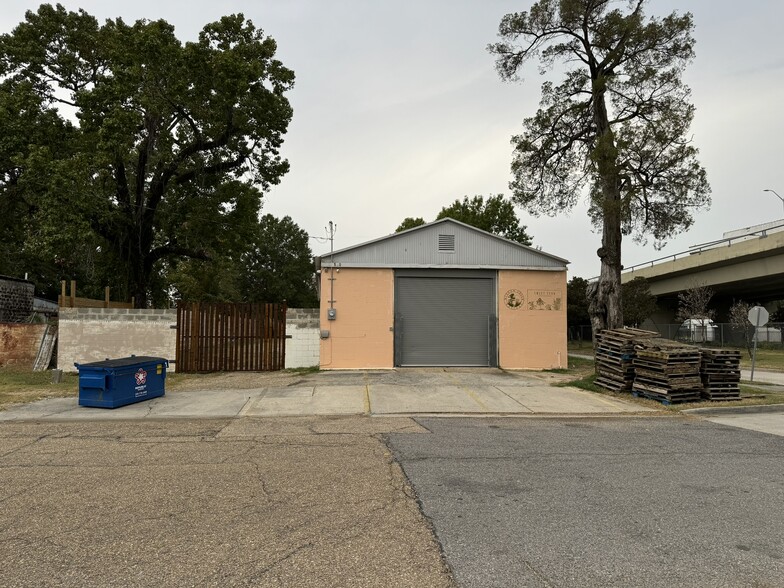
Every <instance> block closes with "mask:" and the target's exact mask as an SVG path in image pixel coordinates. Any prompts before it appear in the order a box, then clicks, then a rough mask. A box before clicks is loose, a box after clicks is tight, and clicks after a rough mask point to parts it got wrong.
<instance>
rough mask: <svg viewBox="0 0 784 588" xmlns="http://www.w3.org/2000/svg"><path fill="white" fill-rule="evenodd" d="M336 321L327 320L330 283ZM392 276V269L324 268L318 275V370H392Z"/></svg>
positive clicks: (393, 289)
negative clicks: (323, 335) (321, 336)
mask: <svg viewBox="0 0 784 588" xmlns="http://www.w3.org/2000/svg"><path fill="white" fill-rule="evenodd" d="M333 271H334V272H335V273H334V277H335V281H334V282H333V288H334V290H333V295H334V301H335V302H334V307H335V310H336V312H337V315H336V316H337V318H336V320H334V321H329V320H327V309H328V308H329V300H330V282H329V278H330V277H332V274H331V272H333ZM394 291H395V274H394V271H393V270H391V269H359V268H341V269H340V270H339V271H335V270H332V269H329V268H324V269H323V270H322V272H321V329H322V330H328V331H329V332H330V333H329V337H328V338H327V339H322V340H321V349H320V357H321V361H320V364H321V368H322V369H339V368H391V367H393V365H392V364H393V361H394V351H393V349H394V334H393V332H392V330H391V327H392V326H393V325H394V320H395V317H394V308H395V305H394Z"/></svg>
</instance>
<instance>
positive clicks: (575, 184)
mask: <svg viewBox="0 0 784 588" xmlns="http://www.w3.org/2000/svg"><path fill="white" fill-rule="evenodd" d="M645 4H646V2H645V0H628V1H624V2H618V1H613V0H539V1H538V2H536V3H534V4H533V6H532V7H531V8H530V10H529V11H527V12H518V13H512V14H507V15H506V16H504V17H503V19H502V20H501V24H500V26H499V36H500V37H501V41H500V42H498V43H495V44H492V45H490V46H489V50H490V51H491V52H492V53H494V54H495V55H496V56H497V61H496V65H497V69H498V72H499V74H500V76H501V77H502V78H503V79H505V80H515V79H517V78H518V75H519V74H520V72H521V69H522V68H523V66H524V64H526V63H527V62H530V61H538V62H539V64H540V73H542V74H543V75H550V74H549V72H552V71H553V70H558V71H561V70H563V71H564V74H563V78H562V80H561V82H560V83H555V82H553V81H551V80H550V79H548V80H547V81H545V82H544V83H543V84H542V90H541V91H542V94H541V102H540V107H539V109H538V111H537V112H536V114H534V115H533V116H531V117H529V118H526V119H525V120H524V121H523V132H522V133H521V134H519V135H517V136H515V137H513V139H512V143H513V145H514V149H515V151H514V157H513V161H512V174H513V180H512V182H511V183H510V188H511V190H512V199H513V200H514V201H515V202H517V203H519V204H521V205H522V206H524V207H525V208H526V209H527V210H529V211H530V212H532V213H534V214H540V213H544V214H550V215H557V214H560V213H561V212H563V211H565V210H570V209H571V208H573V207H574V206H575V204H577V202H578V201H579V200H580V199H581V197H582V196H583V194H585V193H586V192H585V191H584V189H586V188H587V194H588V198H589V203H590V215H591V217H592V219H593V221H594V224H595V225H596V226H597V227H599V228H600V230H601V234H602V246H601V248H600V249H599V250H598V251H597V254H598V256H599V258H600V261H601V273H600V277H599V280H598V282H597V283H596V284H595V287H593V288H592V292H591V320H592V324H593V327H594V330H599V329H601V328H617V327H620V326H622V325H623V313H622V304H621V288H620V272H621V269H622V265H621V263H622V262H621V242H622V235H631V236H633V237H634V238H636V239H638V240H640V241H643V242H644V241H645V240H647V239H648V238H651V237H652V238H653V239H654V240H655V245H657V246H658V245H660V244H661V243H662V242H663V241H664V240H666V239H668V238H669V237H671V236H673V235H675V234H676V233H678V232H680V231H683V230H685V229H688V228H689V227H690V226H691V224H692V223H693V221H694V217H693V212H694V210H695V209H697V208H700V207H704V206H707V205H708V204H709V202H710V198H709V195H710V187H709V185H708V182H707V179H706V174H705V170H704V169H703V168H702V166H701V165H700V164H699V162H698V160H697V155H698V151H697V149H696V148H695V147H694V145H693V144H692V142H691V136H690V135H689V126H690V124H691V121H692V119H693V117H694V106H693V105H692V104H691V102H690V90H689V88H688V87H687V86H686V85H684V84H683V82H682V80H681V76H682V73H683V71H684V69H685V67H686V65H687V64H688V63H689V62H690V61H691V60H692V58H693V56H694V39H693V38H692V30H693V28H694V25H693V22H692V15H691V14H690V13H685V14H678V13H677V12H673V13H672V14H670V15H668V16H665V17H663V18H657V17H647V16H646V15H645V14H644V11H643V8H644V5H645ZM592 286H594V285H593V284H592Z"/></svg>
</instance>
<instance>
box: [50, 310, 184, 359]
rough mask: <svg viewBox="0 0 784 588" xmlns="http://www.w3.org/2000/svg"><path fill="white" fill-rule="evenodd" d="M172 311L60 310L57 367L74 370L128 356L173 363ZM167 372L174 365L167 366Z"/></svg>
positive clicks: (174, 313)
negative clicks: (78, 366) (75, 365)
mask: <svg viewBox="0 0 784 588" xmlns="http://www.w3.org/2000/svg"><path fill="white" fill-rule="evenodd" d="M176 325H177V311H176V310H154V309H126V308H61V309H60V334H59V340H58V345H57V367H58V368H60V369H61V370H64V371H76V368H75V367H74V363H89V362H91V361H101V360H104V359H106V358H107V357H108V358H112V359H115V358H118V357H128V356H130V355H149V356H153V357H163V358H165V359H169V360H172V361H173V360H174V359H175V353H176V344H177V331H176V329H173V328H171V327H172V326H176ZM169 369H170V370H171V371H174V370H176V364H173V363H172V364H171V366H170V367H169Z"/></svg>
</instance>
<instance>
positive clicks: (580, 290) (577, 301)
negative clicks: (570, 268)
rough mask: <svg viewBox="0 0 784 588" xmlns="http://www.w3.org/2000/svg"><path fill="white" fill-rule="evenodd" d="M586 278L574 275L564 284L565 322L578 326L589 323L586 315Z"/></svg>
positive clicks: (589, 318) (589, 320) (571, 325)
mask: <svg viewBox="0 0 784 588" xmlns="http://www.w3.org/2000/svg"><path fill="white" fill-rule="evenodd" d="M587 290H588V280H586V279H585V278H581V277H579V276H574V277H573V278H572V279H571V280H569V282H568V283H567V284H566V324H567V325H568V326H570V327H579V326H582V325H589V324H591V317H590V316H589V315H588V293H587Z"/></svg>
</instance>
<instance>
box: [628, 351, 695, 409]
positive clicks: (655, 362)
mask: <svg viewBox="0 0 784 588" xmlns="http://www.w3.org/2000/svg"><path fill="white" fill-rule="evenodd" d="M635 351H636V354H635V357H634V383H633V385H632V393H633V394H634V395H635V396H645V397H646V398H651V399H653V400H658V401H659V402H663V403H665V404H670V403H673V402H691V401H695V400H700V397H701V395H702V379H701V377H700V364H701V354H700V350H699V349H698V348H697V347H694V346H693V345H685V344H683V343H677V342H675V341H670V340H668V339H658V338H656V339H647V340H641V341H639V342H638V343H637V345H636V346H635Z"/></svg>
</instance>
